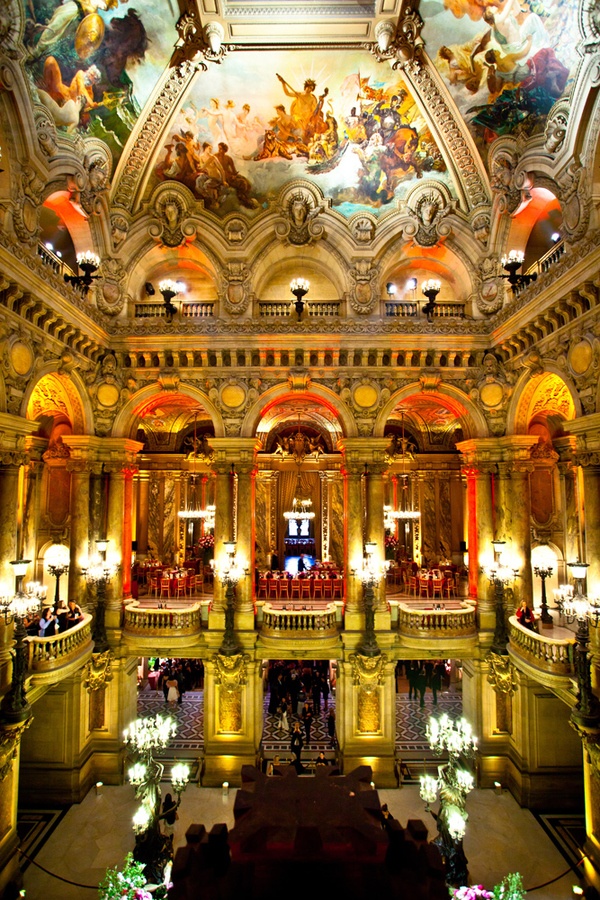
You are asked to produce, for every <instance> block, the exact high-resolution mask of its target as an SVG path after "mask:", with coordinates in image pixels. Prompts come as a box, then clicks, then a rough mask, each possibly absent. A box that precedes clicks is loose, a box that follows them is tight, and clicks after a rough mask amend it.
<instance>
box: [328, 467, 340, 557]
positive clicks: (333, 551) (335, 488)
mask: <svg viewBox="0 0 600 900" xmlns="http://www.w3.org/2000/svg"><path fill="white" fill-rule="evenodd" d="M330 491H331V495H330V507H329V558H330V559H331V560H332V561H333V562H335V563H336V565H338V566H340V567H343V565H344V482H343V481H342V479H341V477H340V478H335V479H333V481H332V482H331V485H330Z"/></svg>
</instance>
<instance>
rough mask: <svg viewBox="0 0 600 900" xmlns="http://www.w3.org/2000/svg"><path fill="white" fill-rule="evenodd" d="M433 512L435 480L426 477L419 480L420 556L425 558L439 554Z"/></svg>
mask: <svg viewBox="0 0 600 900" xmlns="http://www.w3.org/2000/svg"><path fill="white" fill-rule="evenodd" d="M435 513H436V511H435V481H434V479H433V478H426V479H423V481H422V482H421V556H422V558H423V559H426V560H430V559H437V557H438V556H439V552H438V548H437V546H436V532H437V528H436V524H437V523H436V514H435Z"/></svg>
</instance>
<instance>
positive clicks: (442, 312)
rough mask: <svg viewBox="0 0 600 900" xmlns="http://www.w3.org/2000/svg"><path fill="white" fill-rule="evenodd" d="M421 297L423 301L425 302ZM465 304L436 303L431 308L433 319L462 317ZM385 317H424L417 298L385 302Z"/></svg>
mask: <svg viewBox="0 0 600 900" xmlns="http://www.w3.org/2000/svg"><path fill="white" fill-rule="evenodd" d="M425 302H426V301H425V299H423V303H425ZM465 309H466V304H464V303H437V302H436V304H435V306H434V308H433V318H434V319H464V317H465ZM385 315H386V318H390V317H391V318H394V319H419V318H424V316H423V315H422V313H420V305H419V302H418V301H417V300H412V301H405V300H398V301H392V302H388V301H386V303H385Z"/></svg>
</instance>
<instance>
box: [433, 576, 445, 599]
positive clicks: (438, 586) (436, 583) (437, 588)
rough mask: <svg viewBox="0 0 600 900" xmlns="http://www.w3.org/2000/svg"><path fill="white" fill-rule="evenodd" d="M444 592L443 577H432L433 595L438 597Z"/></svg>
mask: <svg viewBox="0 0 600 900" xmlns="http://www.w3.org/2000/svg"><path fill="white" fill-rule="evenodd" d="M443 594H444V579H443V578H434V579H433V596H434V597H436V596H437V597H439V598H440V599H441V598H442V597H443Z"/></svg>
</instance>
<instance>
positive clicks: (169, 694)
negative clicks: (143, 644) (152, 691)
mask: <svg viewBox="0 0 600 900" xmlns="http://www.w3.org/2000/svg"><path fill="white" fill-rule="evenodd" d="M152 669H153V671H154V672H158V681H157V685H156V686H157V688H158V689H159V690H160V689H161V688H162V692H163V694H164V698H165V703H167V704H168V705H169V706H172V707H176V706H181V704H182V703H183V698H184V695H185V694H186V693H188V692H189V691H196V690H199V689H201V688H202V687H203V685H204V666H203V664H202V660H201V659H161V658H160V657H158V656H157V657H156V658H155V659H154V660H153V661H152Z"/></svg>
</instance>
